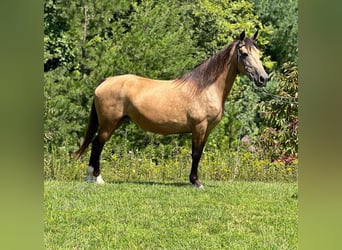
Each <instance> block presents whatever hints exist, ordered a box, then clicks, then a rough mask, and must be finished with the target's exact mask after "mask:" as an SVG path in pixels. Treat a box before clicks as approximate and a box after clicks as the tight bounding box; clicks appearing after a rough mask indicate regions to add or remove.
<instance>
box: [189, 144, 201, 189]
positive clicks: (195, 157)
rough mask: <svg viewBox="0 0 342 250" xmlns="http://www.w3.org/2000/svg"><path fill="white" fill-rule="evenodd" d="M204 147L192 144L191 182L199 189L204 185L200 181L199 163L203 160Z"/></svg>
mask: <svg viewBox="0 0 342 250" xmlns="http://www.w3.org/2000/svg"><path fill="white" fill-rule="evenodd" d="M203 147H204V145H194V144H192V166H191V172H190V182H191V183H192V184H193V185H195V187H197V188H203V185H202V184H201V183H200V181H199V180H198V174H197V170H198V163H199V161H200V159H201V156H202V152H203Z"/></svg>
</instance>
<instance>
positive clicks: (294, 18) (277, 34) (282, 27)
mask: <svg viewBox="0 0 342 250" xmlns="http://www.w3.org/2000/svg"><path fill="white" fill-rule="evenodd" d="M253 2H254V9H255V12H256V14H257V15H258V16H259V18H260V21H261V22H262V23H263V24H264V25H267V26H270V27H272V29H273V32H272V34H270V38H269V41H270V43H269V45H268V46H267V47H266V51H265V53H267V54H268V55H271V58H272V60H273V61H276V62H278V68H281V67H282V65H283V63H285V62H289V61H291V62H295V63H297V60H298V49H297V48H298V42H297V40H298V1H297V0H289V1H282V0H273V1H269V0H254V1H253Z"/></svg>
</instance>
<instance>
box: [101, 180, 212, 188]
mask: <svg viewBox="0 0 342 250" xmlns="http://www.w3.org/2000/svg"><path fill="white" fill-rule="evenodd" d="M107 183H109V184H137V185H145V186H146V185H150V186H173V187H193V188H195V186H194V185H192V184H191V183H188V182H161V181H111V182H107ZM202 184H203V186H204V188H205V187H216V185H212V184H211V185H209V184H206V183H202Z"/></svg>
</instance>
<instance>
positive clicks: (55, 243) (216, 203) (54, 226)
mask: <svg viewBox="0 0 342 250" xmlns="http://www.w3.org/2000/svg"><path fill="white" fill-rule="evenodd" d="M44 185H45V192H44V200H45V203H44V204H45V216H44V220H45V233H44V236H45V237H44V243H45V248H46V249H54V250H56V249H297V248H298V234H297V227H298V214H297V205H298V201H297V192H298V187H297V184H296V183H279V182H278V183H264V182H238V181H229V182H218V181H206V182H204V185H205V189H204V190H198V189H195V188H193V187H192V186H191V185H189V184H187V183H186V182H184V183H177V182H170V181H165V182H159V183H158V182H112V183H107V184H106V185H103V186H99V185H94V184H91V183H90V184H88V183H83V182H71V181H46V182H45V184H44Z"/></svg>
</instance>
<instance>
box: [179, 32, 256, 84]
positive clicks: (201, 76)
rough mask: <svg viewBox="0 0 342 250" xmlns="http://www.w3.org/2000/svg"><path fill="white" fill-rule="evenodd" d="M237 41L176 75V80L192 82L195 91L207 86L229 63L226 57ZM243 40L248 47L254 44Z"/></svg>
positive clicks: (251, 41) (250, 40)
mask: <svg viewBox="0 0 342 250" xmlns="http://www.w3.org/2000/svg"><path fill="white" fill-rule="evenodd" d="M238 42H239V40H235V41H234V42H232V43H230V44H229V45H228V46H227V47H225V48H223V49H221V50H220V51H219V52H217V53H216V54H214V55H213V56H211V57H210V58H208V59H206V60H205V61H203V62H202V63H200V64H199V65H197V66H196V67H195V68H194V69H193V70H191V71H189V72H187V73H185V74H184V75H182V76H180V77H178V78H177V79H176V81H177V82H180V83H183V84H185V83H192V84H193V85H194V86H195V89H196V91H201V90H203V89H205V88H207V87H208V86H210V85H211V84H213V83H214V82H215V81H216V80H217V78H218V77H219V76H220V74H221V73H222V71H223V70H224V69H225V68H226V67H227V65H228V63H230V60H228V59H229V56H230V55H231V50H232V49H233V48H235V46H236V45H237V44H238ZM244 42H245V45H246V46H247V48H248V49H250V48H251V47H252V46H255V44H254V41H253V40H252V39H250V38H245V39H244Z"/></svg>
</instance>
